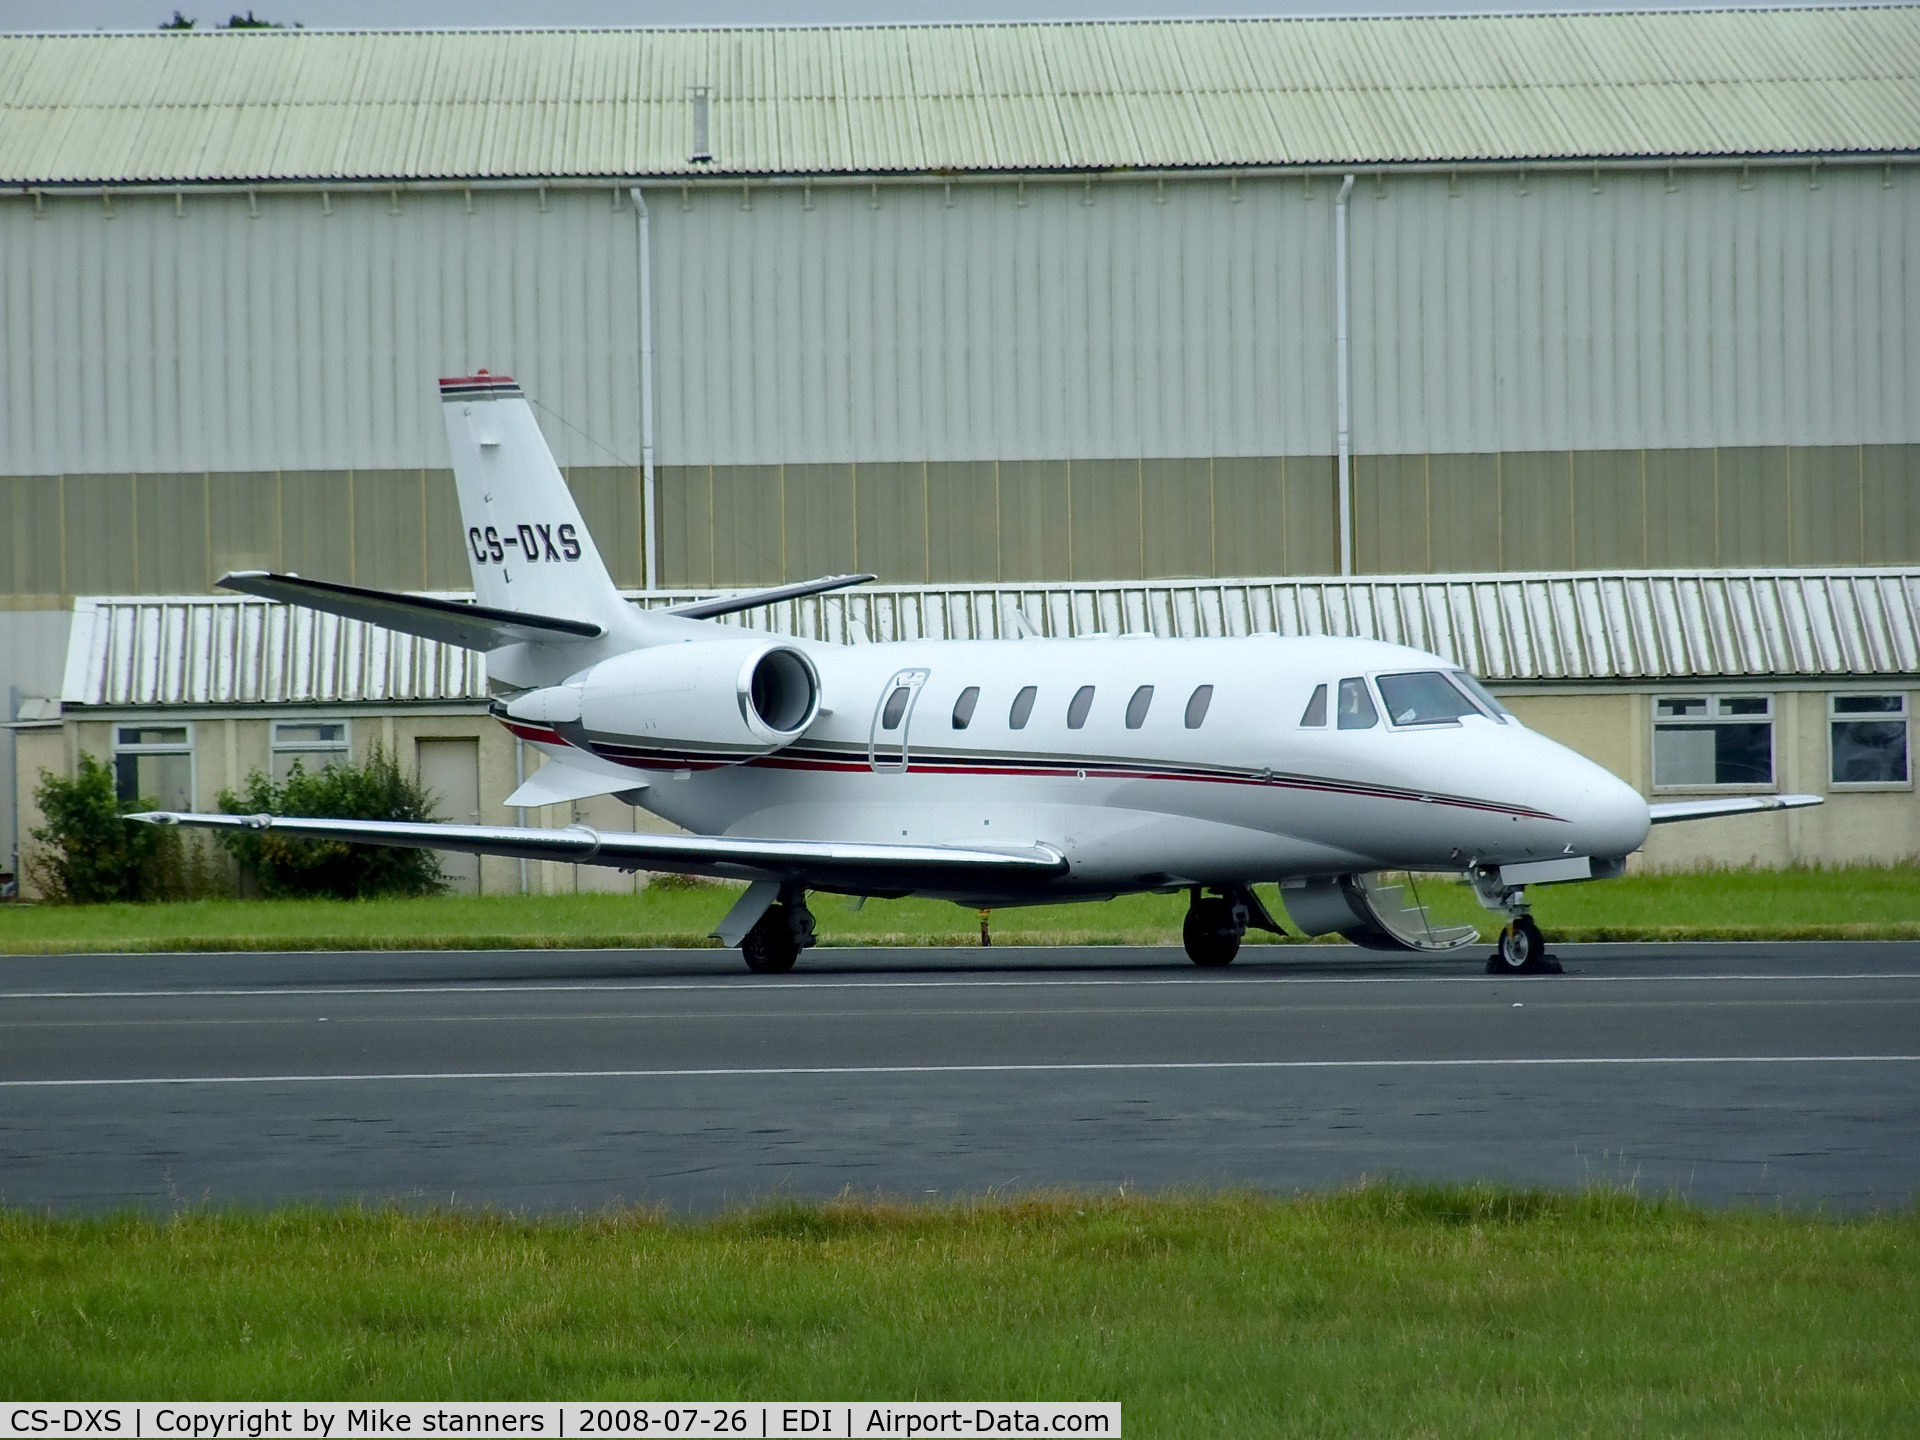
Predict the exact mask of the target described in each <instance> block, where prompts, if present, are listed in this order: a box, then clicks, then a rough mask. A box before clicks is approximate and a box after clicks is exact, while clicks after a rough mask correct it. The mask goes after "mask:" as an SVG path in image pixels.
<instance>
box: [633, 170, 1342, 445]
mask: <svg viewBox="0 0 1920 1440" xmlns="http://www.w3.org/2000/svg"><path fill="white" fill-rule="evenodd" d="M1332 194H1333V192H1332V190H1331V188H1330V187H1329V186H1328V185H1327V183H1326V182H1325V181H1324V180H1322V181H1320V182H1319V183H1317V184H1316V185H1314V186H1313V187H1312V189H1311V190H1310V191H1308V190H1305V189H1303V187H1302V185H1301V183H1300V182H1299V181H1297V180H1296V181H1291V182H1285V183H1283V182H1279V181H1261V182H1252V181H1241V182H1232V183H1229V182H1227V181H1224V180H1222V181H1212V180H1205V181H1189V182H1181V183H1175V184H1171V185H1167V186H1165V187H1161V186H1157V185H1154V184H1116V183H1100V184H1092V185H1086V186H1081V185H1061V184H1035V185H1026V186H1018V185H1012V184H1007V185H956V186H953V187H952V188H951V190H950V191H949V190H947V189H946V188H944V187H942V186H938V185H906V186H881V187H878V188H877V189H874V190H869V189H866V188H860V189H848V188H845V187H835V188H825V187H815V188H813V189H811V190H801V189H786V188H765V189H758V190H747V191H728V190H701V191H694V192H691V193H690V194H689V195H688V197H687V199H686V202H685V204H686V207H687V208H684V209H683V208H682V207H681V203H680V201H679V198H678V197H679V195H680V191H679V190H678V189H677V188H675V189H668V190H665V191H662V192H661V194H660V196H659V197H658V198H656V199H655V200H654V201H653V202H652V205H653V212H654V215H655V217H656V218H655V221H654V233H655V234H656V235H657V236H658V237H659V262H658V269H657V270H656V272H655V274H656V283H657V285H658V291H657V295H658V314H659V341H658V344H659V354H660V359H661V372H660V399H661V406H660V451H659V458H660V460H661V461H662V462H663V463H668V464H675V463H679V464H701V465H773V464H781V463H785V464H789V465H795V464H824V463H833V462H842V463H844V462H848V461H853V462H857V463H875V462H901V461H906V462H915V463H917V462H920V461H971V460H1068V459H1072V460H1105V459H1127V460H1133V459H1141V458H1162V457H1183V458H1184V457H1198V456H1214V457H1229V456H1282V455H1330V454H1332V453H1333V448H1334V444H1333V377H1332V373H1331V368H1330V365H1329V357H1330V356H1331V353H1332V349H1331V347H1332V323H1333V302H1332V298H1331V295H1332V242H1333V220H1332V204H1331V199H1332ZM748 203H750V205H751V208H746V207H747V204H748Z"/></svg>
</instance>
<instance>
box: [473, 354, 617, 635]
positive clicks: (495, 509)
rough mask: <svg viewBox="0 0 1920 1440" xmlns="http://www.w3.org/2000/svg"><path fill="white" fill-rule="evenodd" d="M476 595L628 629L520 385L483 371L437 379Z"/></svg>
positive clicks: (490, 603) (497, 605) (498, 606)
mask: <svg viewBox="0 0 1920 1440" xmlns="http://www.w3.org/2000/svg"><path fill="white" fill-rule="evenodd" d="M440 400H441V408H442V410H443V411H444V412H445V414H446V420H447V446H448V448H449V449H450V450H451V451H452V452H453V479H454V485H455V488H456V489H457V490H458V491H459V494H460V524H461V528H462V529H463V530H464V531H465V532H466V545H467V564H468V565H469V566H470V567H471V569H472V571H473V590H474V598H475V599H476V600H478V601H479V603H480V604H481V605H483V606H487V607H490V608H492V609H494V610H504V611H521V612H525V613H529V614H534V615H542V616H557V617H560V618H564V619H569V620H579V621H584V622H587V623H590V624H595V625H599V626H600V627H602V629H604V630H606V631H608V632H610V633H612V634H615V635H620V634H623V633H624V634H631V633H632V632H633V631H634V629H635V624H634V612H633V608H632V607H631V606H629V605H628V604H627V602H626V601H624V600H622V599H621V598H620V592H619V591H618V590H616V589H615V588H614V584H613V577H612V576H611V575H609V574H608V573H607V567H606V565H605V563H604V562H602V560H601V559H600V551H599V549H598V548H597V547H596V546H595V545H594V543H593V536H592V535H590V534H588V533H587V526H586V522H585V521H583V520H582V519H581V518H580V510H579V507H578V506H576V505H575V504H574V503H573V495H572V493H571V492H570V491H569V490H568V489H567V482H566V480H565V479H564V478H563V477H562V476H561V474H560V467H559V466H558V465H556V464H555V463H554V459H553V452H552V451H551V450H550V449H548V448H547V441H546V437H545V436H544V435H542V434H541V433H540V426H539V425H538V423H536V422H535V420H534V418H533V409H532V407H531V406H529V405H528V404H527V400H526V396H525V394H524V393H523V392H522V391H521V389H520V386H519V385H518V384H517V383H516V382H515V381H514V380H513V379H512V377H510V376H507V375H489V374H488V373H487V372H486V371H484V370H482V371H480V372H478V373H477V374H474V375H465V376H458V377H455V378H453V379H449V380H442V381H441V382H440Z"/></svg>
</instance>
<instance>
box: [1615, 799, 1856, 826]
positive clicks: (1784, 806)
mask: <svg viewBox="0 0 1920 1440" xmlns="http://www.w3.org/2000/svg"><path fill="white" fill-rule="evenodd" d="M1825 799H1826V797H1825V796H1823V795H1729V796H1728V797H1727V798H1726V799H1724V800H1671V801H1667V802H1665V803H1664V804H1660V805H1649V806H1648V807H1647V813H1648V818H1649V819H1651V820H1652V821H1653V823H1654V824H1656V825H1671V824H1673V823H1674V822H1675V821H1676V820H1711V819H1713V818H1715V817H1716V816H1719V815H1750V814H1752V813H1754V812H1755V811H1759V810H1799V809H1803V808H1804V807H1806V806H1808V805H1819V804H1822V803H1824V801H1825Z"/></svg>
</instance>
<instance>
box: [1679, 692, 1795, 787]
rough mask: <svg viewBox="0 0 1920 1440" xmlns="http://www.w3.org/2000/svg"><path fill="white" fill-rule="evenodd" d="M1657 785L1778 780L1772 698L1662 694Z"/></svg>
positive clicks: (1734, 783)
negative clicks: (1774, 770)
mask: <svg viewBox="0 0 1920 1440" xmlns="http://www.w3.org/2000/svg"><path fill="white" fill-rule="evenodd" d="M1653 783H1654V787H1655V788H1656V789H1697V788H1699V787H1702V786H1707V785H1771V784H1772V783H1773V699H1772V697H1771V696H1767V695H1662V696H1660V697H1659V698H1657V699H1656V700H1655V701H1654V702H1653Z"/></svg>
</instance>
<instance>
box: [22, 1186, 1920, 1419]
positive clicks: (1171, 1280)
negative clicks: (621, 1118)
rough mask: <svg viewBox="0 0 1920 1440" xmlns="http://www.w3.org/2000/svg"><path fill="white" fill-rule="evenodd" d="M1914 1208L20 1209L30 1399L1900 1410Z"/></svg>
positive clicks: (1801, 1413)
mask: <svg viewBox="0 0 1920 1440" xmlns="http://www.w3.org/2000/svg"><path fill="white" fill-rule="evenodd" d="M1917 1357H1920V1215H1916V1214H1915V1213H1913V1212H1907V1213H1902V1214H1897V1215H1882V1216H1877V1217H1870V1218H1865V1219H1859V1220H1854V1221H1848V1222H1836V1221H1832V1220H1829V1219H1822V1218H1817V1217H1808V1216H1796V1215H1789V1214H1777V1213H1772V1214H1769V1213H1746V1212H1731V1213H1720V1214H1709V1213H1706V1212H1703V1211H1700V1210H1697V1209H1693V1208H1690V1207H1688V1206H1685V1205H1683V1204H1680V1203H1678V1202H1674V1201H1665V1202H1646V1201H1643V1200H1639V1199H1636V1198H1634V1197H1632V1196H1631V1195H1628V1194H1624V1193H1622V1192H1618V1191H1596V1192H1592V1193H1586V1194H1580V1195H1561V1194H1550V1193H1539V1192H1527V1193H1518V1192H1504V1191H1497V1190H1493V1189H1488V1188H1473V1189H1461V1188H1448V1189H1441V1188H1403V1187H1392V1186H1388V1187H1373V1188H1362V1189H1361V1190H1358V1191H1353V1192H1348V1193H1344V1194H1340V1195H1335V1196H1328V1197H1309V1198H1299V1199H1294V1200H1273V1199H1265V1198H1259V1197H1255V1196H1250V1195H1225V1196H1215V1197H1208V1198H1200V1199H1193V1198H1179V1197H1172V1198H1166V1197H1163V1198H1147V1199H1138V1198H1108V1199H1102V1200H1094V1199H1087V1198H1076V1197H1072V1196H1049V1197H1039V1198H1031V1199H1026V1200H1018V1201H984V1202H976V1203H967V1204H956V1205H950V1206H900V1205H891V1204H886V1203H875V1202H856V1201H843V1202H840V1203H835V1204H827V1205H814V1204H797V1203H789V1204H775V1205H772V1206H769V1207H764V1208H760V1209H756V1210H752V1211H746V1212H741V1213H737V1214H733V1215H729V1216H726V1217H723V1218H719V1219H715V1220H710V1221H704V1222H698V1223H691V1224H686V1223H675V1222H672V1221H670V1220H667V1219H664V1218H662V1217H660V1216H657V1215H652V1214H647V1213H610V1214H605V1215H596V1216H588V1217H576V1218H570V1219H565V1220H554V1221H534V1220H527V1219H521V1218H512V1217H502V1216H486V1215H479V1216H475V1215H464V1216H463V1215H451V1214H441V1213H429V1214H406V1213H401V1212H397V1211H384V1212H373V1213H362V1212H358V1211H345V1212H328V1211H298V1210H296V1211H282V1212H275V1213H271V1214H233V1213H193V1212H188V1213H184V1214H180V1215H177V1216H175V1217H173V1218H171V1219H164V1220H152V1219H136V1218H127V1217H119V1218H112V1219H105V1220H69V1219H58V1220H56V1219H47V1218H39V1217H33V1216H28V1215H24V1214H21V1213H19V1212H17V1211H16V1212H0V1394H4V1395H6V1396H7V1397H9V1398H10V1399H16V1400H32V1399H49V1400H52V1399H59V1400H79V1399H100V1398H112V1399H121V1400H134V1399H143V1398H168V1399H245V1398H284V1399H300V1400H324V1399H352V1398H380V1399H441V1398H469V1399H510V1398H549V1399H576V1398H578V1399H586V1398H598V1397H623V1398H631V1399H644V1398H657V1399H703V1400H704V1399H733V1398H739V1399H836V1398H843V1399H911V1398H922V1399H1097V1400H1119V1401H1121V1402H1122V1403H1123V1404H1124V1405H1125V1407H1126V1409H1125V1425H1126V1433H1128V1434H1130V1435H1134V1436H1156V1435H1200V1434H1207V1435H1233V1436H1240V1435H1264V1434H1285V1433H1295V1434H1364V1435H1380V1434H1398V1435H1448V1436H1454V1435H1475V1434H1485V1435H1552V1436H1562V1435H1585V1434H1608V1435H1611V1434H1625V1433H1635V1434H1639V1433H1651V1434H1659V1435H1674V1434H1688V1435H1695V1434H1698V1435H1743V1436H1744V1435H1756V1434H1845V1435H1865V1434H1876V1433H1878V1434H1911V1433H1913V1431H1912V1426H1913V1424H1914V1421H1915V1417H1916V1416H1920V1358H1917Z"/></svg>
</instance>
